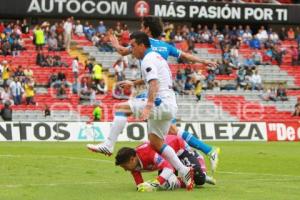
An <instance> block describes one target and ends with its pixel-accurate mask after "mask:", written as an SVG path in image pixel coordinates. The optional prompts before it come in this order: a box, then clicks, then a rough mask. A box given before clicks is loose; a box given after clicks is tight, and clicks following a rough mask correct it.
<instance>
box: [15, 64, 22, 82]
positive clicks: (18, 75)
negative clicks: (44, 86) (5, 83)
mask: <svg viewBox="0 0 300 200" xmlns="http://www.w3.org/2000/svg"><path fill="white" fill-rule="evenodd" d="M14 77H16V78H19V80H24V78H25V74H24V71H23V69H22V66H21V65H19V66H18V68H17V69H16V70H15V73H14Z"/></svg>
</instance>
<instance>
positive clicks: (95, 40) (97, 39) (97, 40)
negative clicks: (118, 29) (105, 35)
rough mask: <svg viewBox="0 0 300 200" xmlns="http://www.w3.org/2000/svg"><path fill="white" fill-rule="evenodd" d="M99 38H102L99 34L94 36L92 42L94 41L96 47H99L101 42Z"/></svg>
mask: <svg viewBox="0 0 300 200" xmlns="http://www.w3.org/2000/svg"><path fill="white" fill-rule="evenodd" d="M99 36H101V35H100V34H99V33H96V34H94V35H93V37H92V39H91V41H92V43H93V45H94V46H99V41H100V38H99Z"/></svg>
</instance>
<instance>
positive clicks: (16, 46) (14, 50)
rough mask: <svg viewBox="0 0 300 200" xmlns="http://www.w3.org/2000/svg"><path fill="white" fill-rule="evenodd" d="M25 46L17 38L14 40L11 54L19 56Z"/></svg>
mask: <svg viewBox="0 0 300 200" xmlns="http://www.w3.org/2000/svg"><path fill="white" fill-rule="evenodd" d="M22 50H23V48H22V46H21V45H20V44H19V43H18V40H17V39H15V40H13V43H12V44H11V54H12V56H14V57H15V56H19V55H20V51H22Z"/></svg>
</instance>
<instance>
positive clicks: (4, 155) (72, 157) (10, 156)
mask: <svg viewBox="0 0 300 200" xmlns="http://www.w3.org/2000/svg"><path fill="white" fill-rule="evenodd" d="M24 157H33V158H41V159H43V158H46V159H48V158H49V159H61V158H64V159H70V160H85V161H94V162H102V163H114V162H113V161H110V160H102V159H95V158H83V157H74V156H55V155H28V154H25V155H13V154H0V158H24Z"/></svg>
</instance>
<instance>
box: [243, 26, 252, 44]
mask: <svg viewBox="0 0 300 200" xmlns="http://www.w3.org/2000/svg"><path fill="white" fill-rule="evenodd" d="M242 40H243V42H244V43H245V44H248V45H249V44H250V41H251V40H252V33H251V32H250V29H248V30H247V29H246V30H245V32H244V33H243V36H242Z"/></svg>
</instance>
